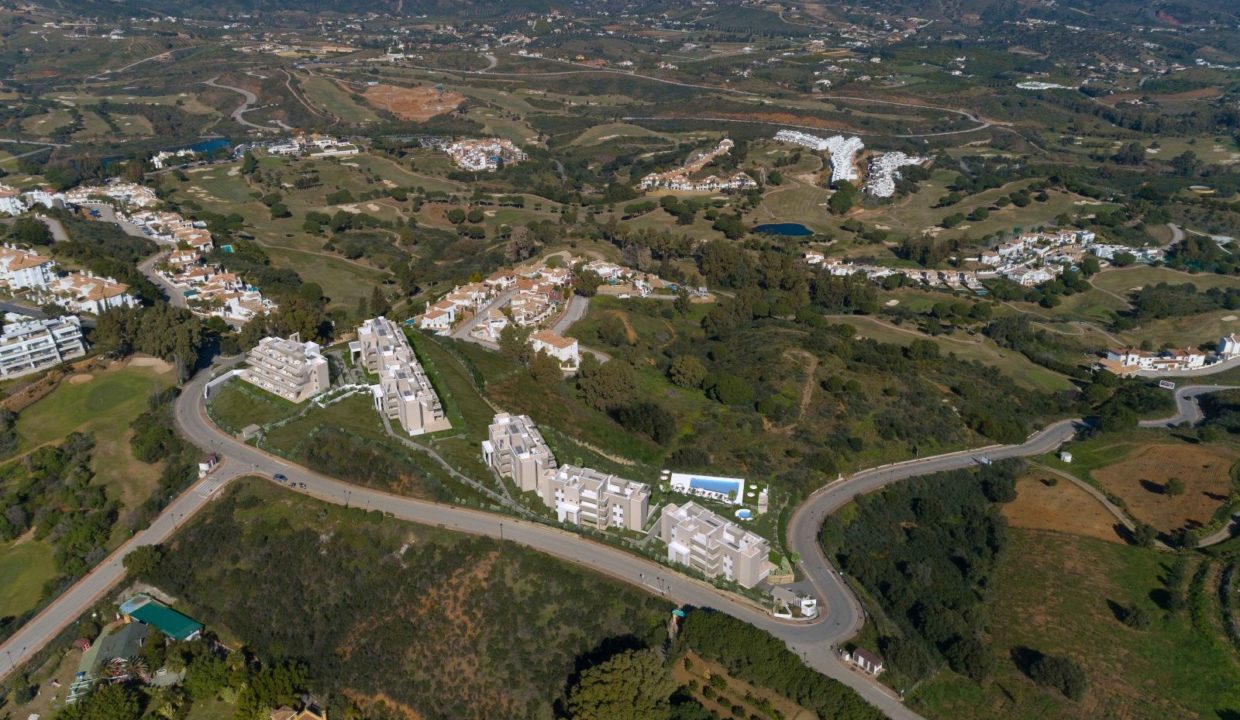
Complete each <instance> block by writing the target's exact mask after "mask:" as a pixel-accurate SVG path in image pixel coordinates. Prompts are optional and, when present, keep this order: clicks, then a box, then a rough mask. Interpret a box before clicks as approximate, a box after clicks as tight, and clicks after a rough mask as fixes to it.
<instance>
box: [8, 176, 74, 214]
mask: <svg viewBox="0 0 1240 720" xmlns="http://www.w3.org/2000/svg"><path fill="white" fill-rule="evenodd" d="M64 203H65V196H64V194H63V193H58V192H55V191H52V190H18V189H17V188H15V187H12V186H10V185H5V184H3V183H0V215H11V216H13V217H16V216H18V215H21V214H22V213H24V212H26V211H27V210H29V209H31V208H33V207H34V206H35V205H43V206H44V207H48V208H52V207H58V206H59V207H64Z"/></svg>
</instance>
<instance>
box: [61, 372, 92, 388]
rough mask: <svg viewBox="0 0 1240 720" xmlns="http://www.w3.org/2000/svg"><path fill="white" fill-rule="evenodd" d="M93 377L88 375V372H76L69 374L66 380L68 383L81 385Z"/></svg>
mask: <svg viewBox="0 0 1240 720" xmlns="http://www.w3.org/2000/svg"><path fill="white" fill-rule="evenodd" d="M94 379H95V376H94V375H90V374H88V373H78V374H77V375H73V376H71V377H70V378H69V380H68V382H69V384H70V385H82V384H84V383H88V382H90V381H91V380H94Z"/></svg>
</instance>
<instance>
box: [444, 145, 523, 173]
mask: <svg viewBox="0 0 1240 720" xmlns="http://www.w3.org/2000/svg"><path fill="white" fill-rule="evenodd" d="M442 149H443V151H444V152H445V153H447V154H448V157H450V158H452V162H454V163H456V165H457V167H459V168H461V169H462V170H469V171H470V172H495V171H496V170H498V169H500V168H501V167H503V166H505V165H515V164H516V163H519V162H521V161H523V160H525V159H527V158H528V157H529V156H528V155H526V154H525V151H523V150H522V149H521V148H519V147H517V146H516V145H514V144H513V142H512V141H511V140H505V139H504V138H481V139H465V140H457V141H456V142H452V143H447V144H446V145H443V147H442Z"/></svg>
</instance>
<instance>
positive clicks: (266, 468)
mask: <svg viewBox="0 0 1240 720" xmlns="http://www.w3.org/2000/svg"><path fill="white" fill-rule="evenodd" d="M238 359H239V358H232V359H229V360H227V361H225V362H224V363H221V364H220V365H218V366H217V368H223V367H227V366H229V365H232V364H235V363H236V362H237V360H238ZM210 377H211V374H210V373H209V372H200V373H199V374H198V375H197V376H195V377H194V378H193V379H192V380H191V381H190V382H189V383H187V384H186V385H185V386H184V388H183V389H182V393H181V395H180V396H179V398H178V400H177V404H176V407H175V423H176V426H177V428H178V430H179V431H180V432H181V433H182V434H183V435H184V436H185V437H186V438H188V439H189V440H190V441H191V442H193V443H194V444H195V445H197V446H199V447H200V448H202V449H203V450H205V451H209V452H214V453H217V454H219V456H220V457H221V458H222V462H221V463H220V465H219V466H218V467H217V468H216V470H215V471H214V472H213V473H212V474H211V475H209V476H208V477H207V478H206V479H204V480H200V481H198V482H196V483H195V484H194V485H193V486H191V487H190V489H188V490H187V491H185V493H183V494H182V495H181V496H180V497H178V498H177V499H176V500H174V501H173V502H172V503H171V504H170V505H169V506H168V507H167V508H166V509H165V510H164V511H163V512H162V513H161V514H160V515H159V516H158V517H157V518H156V519H155V520H154V521H153V522H152V524H151V526H150V527H149V528H148V529H146V530H143V531H142V532H140V533H138V534H137V535H136V536H135V537H134V538H133V539H131V540H130V541H129V542H127V543H126V544H125V545H123V546H122V547H121V548H119V549H118V550H116V551H115V552H114V553H113V554H112V555H111V556H109V557H108V558H107V559H106V560H104V561H103V562H102V563H101V564H100V565H99V566H97V567H96V568H95V569H94V570H92V571H91V572H90V573H89V574H87V575H86V576H85V577H84V578H83V579H82V580H80V581H79V582H78V583H77V584H76V585H74V586H73V587H72V588H70V589H69V590H68V591H67V592H65V593H64V594H63V595H61V597H59V598H58V599H57V600H55V601H54V602H52V603H51V604H50V605H49V606H48V607H47V608H46V609H44V610H43V611H42V612H41V613H40V614H39V615H38V616H36V617H35V618H34V619H32V620H31V621H30V622H28V623H26V625H24V626H23V627H22V628H21V629H19V630H18V631H17V632H16V633H15V634H14V635H13V636H12V637H10V638H9V640H8V641H6V642H5V643H3V644H2V645H0V657H3V658H5V659H6V660H7V662H5V663H4V664H3V665H2V666H0V679H2V678H3V677H5V676H6V675H8V674H9V673H10V672H11V671H12V670H13V668H14V667H16V666H17V665H20V664H21V663H22V662H24V661H25V660H27V659H28V658H29V657H30V656H31V655H33V654H34V653H35V652H37V651H38V649H40V648H42V647H43V646H44V645H45V644H46V643H48V642H49V641H50V640H51V639H52V638H54V637H55V636H56V635H57V633H59V632H60V631H61V630H62V629H63V628H65V627H67V626H68V625H69V624H70V623H72V622H73V621H74V620H75V619H76V618H77V617H78V616H80V615H81V613H82V612H84V611H85V610H86V609H88V608H89V607H90V606H91V605H92V604H93V603H94V602H96V601H97V600H98V599H99V598H101V597H103V596H104V594H105V593H107V592H108V591H109V590H111V589H112V588H113V587H115V586H116V585H117V584H119V583H120V582H121V581H122V580H123V579H124V575H125V573H124V567H123V564H122V561H123V558H124V557H125V555H126V554H128V553H129V552H131V551H132V550H133V549H134V548H136V547H140V546H143V545H149V544H158V543H162V542H165V541H167V540H168V539H169V538H170V537H171V536H172V534H173V533H174V532H175V531H176V530H177V528H179V527H180V526H181V525H182V524H184V523H185V522H186V521H187V520H188V519H189V518H191V517H192V516H193V515H194V514H195V513H197V512H198V511H199V510H201V509H202V508H203V507H205V506H206V505H207V504H208V503H210V501H211V499H212V498H214V497H216V496H217V495H218V494H219V491H220V489H221V488H223V487H224V486H225V485H227V484H229V483H230V482H231V481H233V480H234V479H236V478H238V477H242V476H245V475H260V476H266V477H269V478H271V477H274V476H275V475H276V474H282V475H284V476H286V477H287V479H288V480H287V485H288V487H289V488H290V489H292V490H294V491H297V492H301V493H303V494H305V495H308V496H310V497H313V498H315V499H318V500H321V501H325V502H332V503H336V504H340V505H345V506H351V507H362V508H365V509H366V510H379V511H382V512H384V513H386V514H389V515H391V516H392V517H394V518H398V519H400V520H405V521H410V522H415V523H420V524H424V525H430V526H435V527H440V528H445V529H449V530H453V531H457V532H465V533H470V534H474V535H480V536H487V537H493V538H497V539H500V540H504V541H511V542H516V543H519V544H521V545H524V546H526V547H529V548H532V549H534V550H537V551H540V552H544V553H547V554H549V555H552V556H555V557H557V558H559V559H561V560H564V561H566V562H572V563H575V564H577V565H581V566H584V567H586V568H589V569H593V570H595V571H598V572H601V573H604V574H606V575H609V576H611V577H612V578H615V579H617V580H620V581H622V582H626V583H630V584H632V585H635V586H638V587H641V588H644V589H645V590H647V591H648V592H651V593H654V594H658V595H661V596H663V597H665V598H667V599H668V600H669V601H670V602H674V603H678V604H688V605H695V606H701V607H713V608H715V609H717V610H719V611H722V612H725V613H728V614H729V615H732V616H734V617H737V618H739V619H741V620H744V621H745V622H748V623H750V624H752V625H754V626H756V627H759V628H762V629H763V630H766V631H768V632H770V633H772V634H773V635H775V636H776V637H779V638H780V639H782V640H784V641H785V642H786V643H787V645H788V646H789V648H791V649H792V650H793V651H794V652H796V653H797V654H799V655H801V657H802V658H803V660H804V661H805V662H806V663H807V664H808V665H810V666H811V667H813V668H815V669H816V670H818V671H819V672H821V673H823V674H825V675H827V676H829V677H832V678H835V679H837V680H839V681H841V682H843V683H844V684H846V685H848V686H849V687H851V688H853V689H854V690H855V691H856V692H858V693H859V694H860V695H861V696H862V697H864V698H865V699H866V700H867V701H869V702H870V703H872V704H874V705H875V706H876V707H878V708H879V709H880V710H881V711H882V712H883V713H884V714H886V715H887V716H888V717H891V718H896V719H898V720H918V718H919V717H920V716H918V715H917V714H916V713H915V712H913V711H912V710H909V709H908V708H907V707H905V706H904V704H903V703H902V702H901V701H900V699H899V698H898V697H897V696H896V695H895V694H894V693H893V692H892V691H891V690H890V689H888V688H886V687H885V686H883V685H881V684H879V683H877V682H876V681H874V680H873V679H872V678H870V677H869V676H866V675H863V674H861V673H859V672H857V671H856V670H854V669H852V668H851V667H849V666H847V665H845V664H844V663H843V661H841V660H840V658H839V656H838V650H837V648H838V646H839V644H841V643H843V642H845V641H847V640H848V639H849V638H851V637H853V636H854V635H855V634H856V632H857V631H858V630H859V629H860V628H861V626H862V624H863V623H864V619H865V614H864V611H863V610H862V608H861V606H860V604H859V602H858V601H857V599H856V596H855V595H854V594H853V592H852V591H851V590H850V589H849V587H848V585H847V583H846V582H845V580H844V579H843V578H842V577H841V576H840V574H838V573H837V572H836V570H835V569H834V568H833V567H832V566H831V564H830V562H829V561H828V559H827V558H826V557H825V555H824V554H823V552H822V549H821V547H820V545H819V542H818V531H819V528H820V526H821V524H822V521H823V519H824V518H825V517H826V516H827V515H829V514H830V513H832V512H834V511H835V510H837V509H839V508H840V507H841V506H843V505H845V504H847V503H848V502H850V501H852V500H853V499H854V498H856V497H857V496H859V495H862V494H866V493H870V492H874V491H877V490H880V489H882V488H884V487H886V486H888V485H890V484H892V483H895V482H898V481H900V480H904V479H907V478H912V477H917V476H920V475H926V474H929V473H935V472H942V471H945V470H955V469H961V468H966V467H969V466H971V465H974V464H976V463H978V462H980V461H981V459H982V458H983V457H985V458H988V459H991V460H998V459H1003V458H1014V457H1027V456H1033V455H1040V454H1044V453H1047V452H1051V451H1053V450H1054V449H1055V448H1057V447H1059V446H1060V445H1061V444H1062V443H1064V442H1066V441H1067V440H1070V439H1071V438H1072V437H1073V436H1074V435H1075V433H1076V430H1077V428H1078V427H1079V426H1080V422H1081V421H1079V420H1062V421H1059V422H1056V423H1053V424H1051V425H1049V426H1047V427H1046V428H1045V429H1043V430H1041V431H1039V432H1037V433H1034V434H1033V435H1031V436H1030V437H1029V438H1028V439H1027V440H1026V441H1025V442H1023V443H1021V444H1018V445H995V446H989V447H985V448H977V449H972V450H962V451H959V452H952V453H947V454H944V455H937V456H933V457H926V458H918V459H914V460H909V461H906V462H900V463H893V464H890V465H884V466H881V467H877V468H871V469H868V470H863V471H861V472H858V473H856V474H854V475H851V476H849V477H847V478H844V479H841V480H837V481H835V482H833V483H830V484H828V485H826V486H825V487H823V488H821V489H819V490H818V491H816V492H815V493H813V494H812V495H811V496H810V497H809V498H808V499H806V501H805V502H804V503H802V504H801V506H800V507H798V508H797V510H796V511H795V512H794V514H793V516H792V518H791V520H790V522H789V525H788V538H787V539H788V544H789V547H790V548H791V549H792V550H793V551H794V552H796V553H797V554H798V555H799V556H800V560H799V563H798V566H799V568H800V570H801V572H802V573H803V575H804V576H805V577H806V578H807V579H808V581H809V583H810V584H811V585H812V586H813V588H814V590H815V592H816V593H817V594H818V596H819V599H820V607H822V608H824V612H822V613H821V614H820V615H819V617H818V618H816V619H815V620H812V621H796V620H782V619H779V618H775V617H773V616H772V615H771V614H770V611H769V610H768V609H767V608H764V607H760V606H758V605H757V604H755V603H754V602H752V601H750V600H748V599H746V598H742V597H739V596H737V595H734V594H732V593H729V592H727V591H724V590H721V589H719V588H716V587H714V586H713V585H710V584H708V583H705V582H702V581H700V580H696V579H693V578H690V577H687V576H685V575H682V574H680V573H678V572H676V571H675V570H673V569H671V568H668V567H666V566H664V565H661V564H658V563H656V562H653V561H651V560H647V559H645V558H642V557H639V556H636V555H632V554H629V553H627V552H625V551H623V550H620V549H617V548H614V547H611V546H609V545H604V544H601V543H598V542H595V541H592V540H589V539H587V538H584V537H582V536H580V535H577V534H574V533H570V532H567V531H564V530H561V529H558V528H554V527H550V526H547V525H542V524H539V523H537V522H531V521H526V520H520V519H516V518H513V517H510V516H501V515H495V514H491V513H487V512H482V511H478V510H472V509H467V508H461V507H456V506H450V505H443V504H439V503H434V502H429V501H425V500H418V499H414V498H409V497H402V496H397V495H391V494H388V493H384V492H380V491H377V490H372V489H369V488H364V487H360V486H355V485H351V484H348V483H345V482H342V481H340V480H337V479H334V478H331V477H327V476H325V475H322V474H319V473H316V472H314V471H312V470H309V469H307V468H304V467H301V466H299V465H296V464H294V463H291V462H289V461H286V460H284V459H282V458H278V457H275V456H273V455H270V454H268V453H266V452H264V451H262V450H259V449H257V448H255V447H253V446H250V445H247V444H244V443H242V442H240V441H238V440H237V439H235V438H233V437H232V436H231V435H229V434H227V433H225V432H224V431H222V430H220V429H219V428H218V427H216V426H215V425H214V424H213V423H212V422H211V421H210V420H209V419H208V417H207V414H206V402H205V399H204V388H205V386H206V384H207V382H208V380H209V379H210ZM1217 389H1219V388H1218V387H1210V388H1204V387H1186V388H1181V389H1180V390H1179V391H1178V392H1177V404H1178V406H1179V410H1178V412H1177V416H1176V417H1175V418H1170V419H1166V420H1163V422H1164V423H1169V422H1172V421H1173V420H1175V419H1176V418H1178V417H1181V416H1182V417H1185V418H1191V417H1195V416H1194V415H1193V412H1194V411H1193V410H1192V409H1191V408H1190V406H1195V400H1194V398H1195V397H1196V396H1197V395H1200V394H1201V393H1204V392H1210V391H1211V390H1217Z"/></svg>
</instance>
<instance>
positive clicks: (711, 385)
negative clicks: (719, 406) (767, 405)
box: [705, 373, 754, 405]
mask: <svg viewBox="0 0 1240 720" xmlns="http://www.w3.org/2000/svg"><path fill="white" fill-rule="evenodd" d="M705 385H706V391H707V393H708V394H710V396H711V397H713V398H714V399H716V400H718V401H719V402H721V403H723V404H724V405H752V404H753V400H754V389H753V385H751V384H750V383H749V382H748V381H747V380H745V379H744V378H741V377H737V376H736V375H729V374H726V373H725V374H722V375H717V376H713V377H710V378H707V379H706V381H705Z"/></svg>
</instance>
